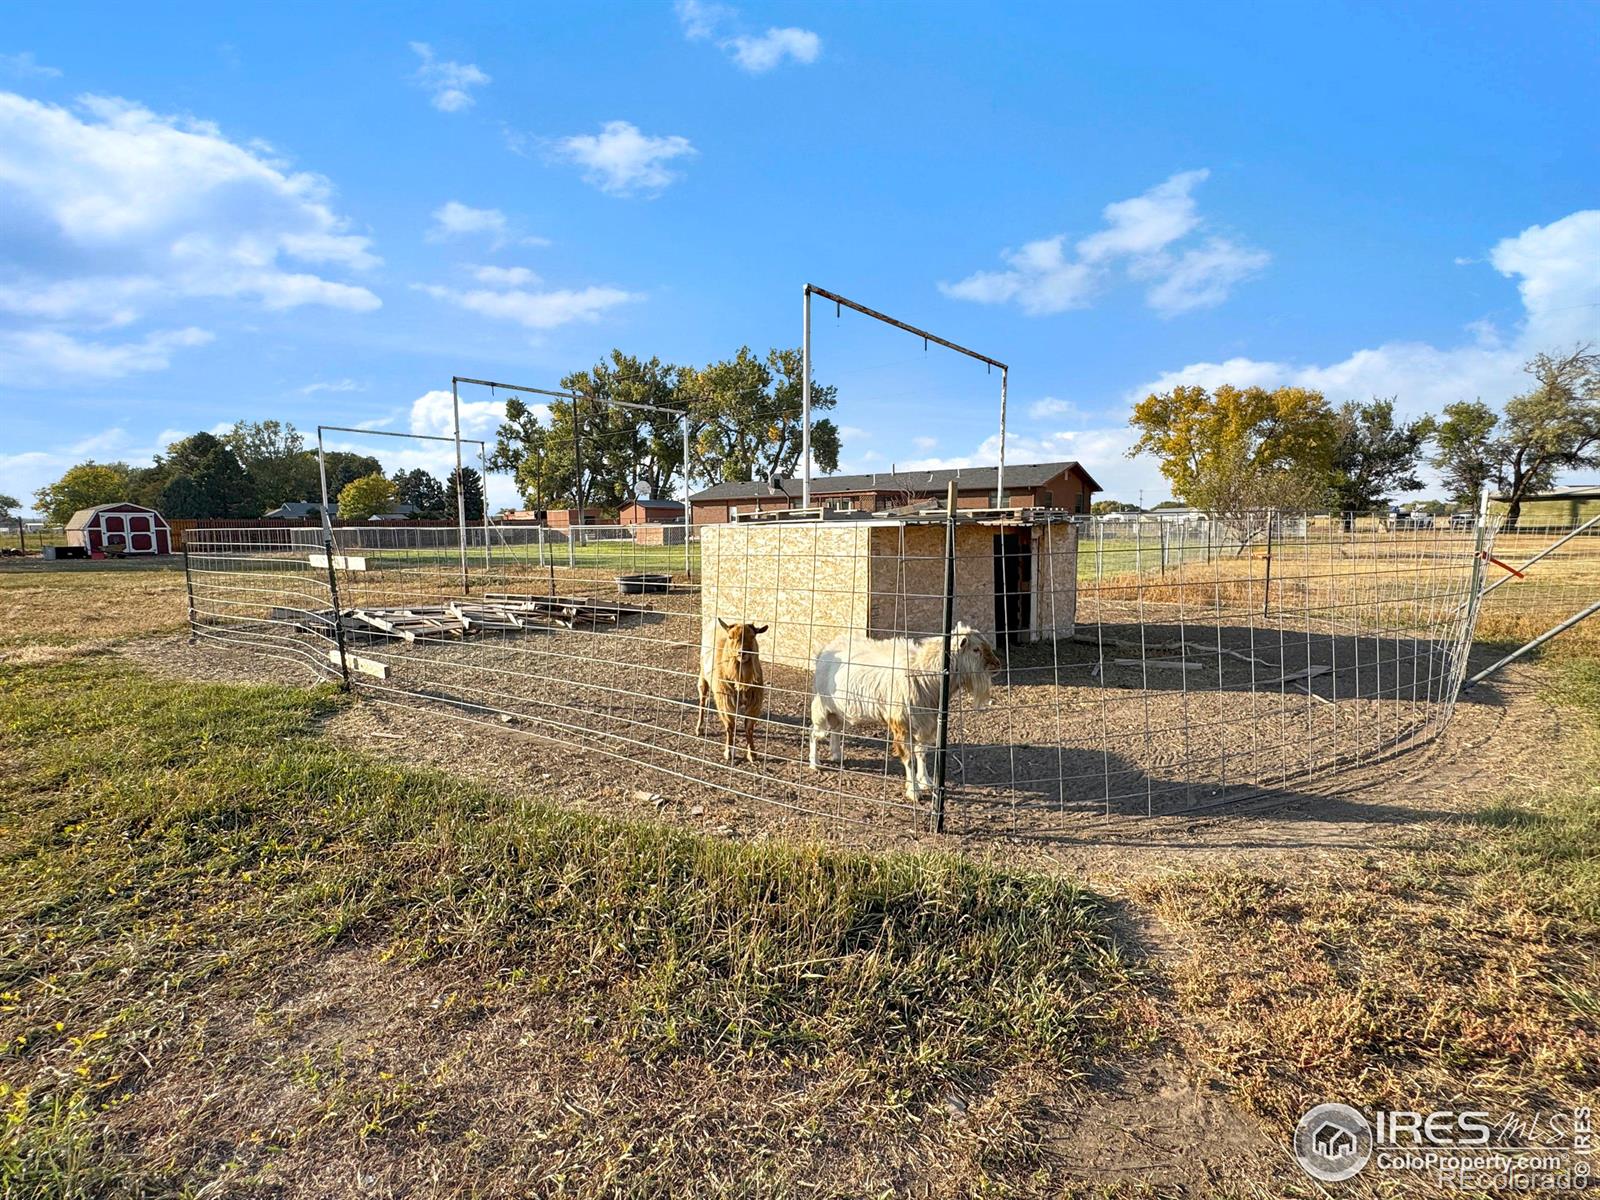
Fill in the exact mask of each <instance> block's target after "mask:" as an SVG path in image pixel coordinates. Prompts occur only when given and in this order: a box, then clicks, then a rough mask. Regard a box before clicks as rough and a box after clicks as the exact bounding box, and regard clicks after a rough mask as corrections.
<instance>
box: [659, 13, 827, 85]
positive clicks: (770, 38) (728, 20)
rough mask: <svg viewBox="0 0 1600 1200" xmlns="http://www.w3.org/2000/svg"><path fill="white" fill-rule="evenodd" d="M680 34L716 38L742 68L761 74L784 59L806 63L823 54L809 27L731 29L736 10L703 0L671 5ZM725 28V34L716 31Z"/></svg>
mask: <svg viewBox="0 0 1600 1200" xmlns="http://www.w3.org/2000/svg"><path fill="white" fill-rule="evenodd" d="M674 8H675V9H676V11H677V14H678V23H679V24H680V25H681V26H682V27H683V36H684V37H686V38H688V39H689V40H690V41H691V42H699V41H709V40H712V39H716V42H717V47H718V49H720V50H721V51H722V52H723V53H724V54H726V55H727V56H728V57H729V58H730V59H732V60H733V62H734V63H736V64H737V65H738V66H739V67H740V68H741V69H742V70H745V71H748V72H749V73H750V74H752V75H760V74H763V73H764V72H767V71H770V70H772V69H773V68H774V67H777V66H779V65H781V64H782V63H783V61H784V60H785V59H788V60H790V61H793V62H797V63H802V64H809V63H814V62H816V61H817V58H818V57H819V56H820V55H821V54H822V39H821V38H820V37H818V36H817V35H816V34H815V33H813V32H812V31H811V30H809V29H798V28H796V27H794V26H792V25H790V26H784V27H781V28H780V27H777V26H773V27H771V28H769V29H768V30H767V31H766V32H765V33H762V34H751V33H743V32H732V31H734V30H737V28H738V26H739V25H740V23H741V22H740V16H739V10H738V9H736V8H732V7H730V6H728V5H725V4H713V3H705V2H703V0H678V3H677V4H676V5H675V6H674ZM725 31H728V36H725V37H719V36H718V35H719V34H721V33H723V32H725Z"/></svg>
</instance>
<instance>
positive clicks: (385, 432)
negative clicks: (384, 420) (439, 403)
mask: <svg viewBox="0 0 1600 1200" xmlns="http://www.w3.org/2000/svg"><path fill="white" fill-rule="evenodd" d="M323 430H328V431H329V432H330V433H374V434H377V435H378V436H379V437H397V438H421V439H422V440H423V441H425V442H450V443H451V444H454V443H455V440H456V439H455V438H453V437H445V436H443V435H442V434H437V433H395V432H394V431H393V430H390V429H357V428H356V427H355V426H354V425H318V426H317V435H318V436H319V437H320V436H321V435H322V431H323ZM461 440H462V441H463V442H469V443H471V444H472V445H474V446H483V445H487V443H486V442H481V441H479V440H478V439H477V438H462V439H461Z"/></svg>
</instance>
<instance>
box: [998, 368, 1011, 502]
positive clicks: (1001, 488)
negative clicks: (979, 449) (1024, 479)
mask: <svg viewBox="0 0 1600 1200" xmlns="http://www.w3.org/2000/svg"><path fill="white" fill-rule="evenodd" d="M1010 374H1011V368H1010V367H1001V368H1000V465H999V467H997V468H996V469H995V473H994V506H995V507H996V508H1005V507H1007V505H1006V380H1007V378H1008V377H1009V376H1010Z"/></svg>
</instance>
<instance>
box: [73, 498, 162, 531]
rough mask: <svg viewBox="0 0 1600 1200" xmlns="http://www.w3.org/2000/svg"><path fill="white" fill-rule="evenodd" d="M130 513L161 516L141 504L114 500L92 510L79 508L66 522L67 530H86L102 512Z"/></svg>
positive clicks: (98, 505)
mask: <svg viewBox="0 0 1600 1200" xmlns="http://www.w3.org/2000/svg"><path fill="white" fill-rule="evenodd" d="M130 511H131V512H142V513H150V514H151V515H153V516H156V517H160V516H161V514H160V513H159V512H156V510H155V509H153V508H147V507H145V506H144V505H143V504H135V503H134V502H133V501H132V500H114V501H112V502H111V503H110V504H96V505H95V506H94V507H93V508H80V509H79V510H78V511H77V512H75V513H73V514H72V519H71V520H69V521H68V522H67V528H68V529H84V528H87V527H88V525H89V522H91V521H93V520H94V519H95V517H97V516H99V515H100V514H101V513H103V512H130ZM162 519H163V521H164V520H165V518H162Z"/></svg>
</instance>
